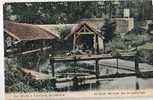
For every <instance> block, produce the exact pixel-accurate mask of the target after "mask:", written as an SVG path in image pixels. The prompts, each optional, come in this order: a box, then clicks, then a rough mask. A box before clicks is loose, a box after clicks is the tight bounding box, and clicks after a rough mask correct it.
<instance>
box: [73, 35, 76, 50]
mask: <svg viewBox="0 0 153 100" xmlns="http://www.w3.org/2000/svg"><path fill="white" fill-rule="evenodd" d="M75 49H76V35H75V33H74V35H73V50H75Z"/></svg>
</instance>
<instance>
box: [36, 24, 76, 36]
mask: <svg viewBox="0 0 153 100" xmlns="http://www.w3.org/2000/svg"><path fill="white" fill-rule="evenodd" d="M76 25H77V24H45V25H37V26H38V27H40V28H42V29H45V30H47V31H49V32H52V33H54V35H56V36H57V37H59V38H60V31H61V29H63V28H66V27H67V28H70V29H72V27H74V26H76Z"/></svg>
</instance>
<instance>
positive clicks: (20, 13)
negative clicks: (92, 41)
mask: <svg viewBox="0 0 153 100" xmlns="http://www.w3.org/2000/svg"><path fill="white" fill-rule="evenodd" d="M146 4H147V3H146V2H145V1H143V2H142V0H133V1H127V0H125V1H120V4H119V5H116V4H113V3H112V2H110V1H105V2H104V1H96V2H95V1H86V2H37V3H30V2H29V3H6V4H5V5H4V19H5V20H15V21H17V22H26V23H36V24H56V23H74V22H76V21H78V20H80V19H84V18H95V17H104V15H106V16H109V17H114V16H118V17H123V9H124V8H129V9H130V11H131V12H130V13H131V17H134V18H136V20H140V19H145V18H148V19H149V17H151V16H149V15H148V14H144V13H143V10H142V9H148V8H149V7H150V6H146ZM150 11H151V10H150V9H148V12H150Z"/></svg>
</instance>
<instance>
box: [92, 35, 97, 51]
mask: <svg viewBox="0 0 153 100" xmlns="http://www.w3.org/2000/svg"><path fill="white" fill-rule="evenodd" d="M96 45H97V44H96V34H95V33H94V36H93V49H94V50H93V52H94V53H96V51H97V47H96Z"/></svg>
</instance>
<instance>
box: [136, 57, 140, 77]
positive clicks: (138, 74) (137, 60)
mask: <svg viewBox="0 0 153 100" xmlns="http://www.w3.org/2000/svg"><path fill="white" fill-rule="evenodd" d="M135 73H136V76H137V77H139V76H140V70H139V59H138V54H136V55H135Z"/></svg>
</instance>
